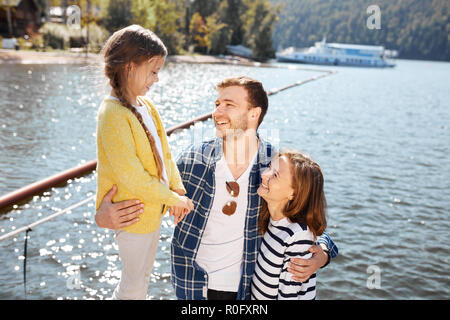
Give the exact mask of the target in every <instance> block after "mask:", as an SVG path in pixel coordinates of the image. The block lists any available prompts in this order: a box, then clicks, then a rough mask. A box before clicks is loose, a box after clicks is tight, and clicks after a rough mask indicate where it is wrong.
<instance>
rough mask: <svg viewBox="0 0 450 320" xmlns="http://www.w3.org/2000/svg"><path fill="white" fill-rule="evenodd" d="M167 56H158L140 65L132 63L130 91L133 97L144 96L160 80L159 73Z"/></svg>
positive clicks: (129, 82)
mask: <svg viewBox="0 0 450 320" xmlns="http://www.w3.org/2000/svg"><path fill="white" fill-rule="evenodd" d="M164 61H165V57H163V56H156V57H153V58H151V59H150V60H148V61H146V62H143V63H141V64H139V65H137V64H135V63H131V69H130V73H129V77H128V92H129V94H130V96H131V98H133V100H134V99H135V98H136V97H137V96H144V95H145V94H146V93H147V91H148V90H150V87H151V86H152V85H153V84H154V83H155V82H158V80H159V78H158V73H159V70H161V68H162V66H163V65H164Z"/></svg>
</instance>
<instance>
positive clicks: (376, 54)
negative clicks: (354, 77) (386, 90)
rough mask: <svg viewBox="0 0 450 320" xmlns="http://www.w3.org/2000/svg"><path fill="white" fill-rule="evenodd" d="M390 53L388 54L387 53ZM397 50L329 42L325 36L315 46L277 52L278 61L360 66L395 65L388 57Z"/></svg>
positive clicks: (291, 48) (395, 53)
mask: <svg viewBox="0 0 450 320" xmlns="http://www.w3.org/2000/svg"><path fill="white" fill-rule="evenodd" d="M387 53H388V55H387ZM396 55H397V52H396V51H394V50H385V49H384V47H383V46H367V45H357V44H342V43H327V42H326V39H325V38H324V39H323V40H322V41H320V42H316V43H315V45H314V47H310V48H304V49H296V48H294V47H290V48H287V49H285V50H283V51H280V52H277V53H276V58H277V61H280V62H299V63H310V64H324V65H335V66H337V65H342V66H360V67H394V66H395V64H394V63H393V62H389V61H387V60H386V58H387V57H388V56H389V57H395V56H396Z"/></svg>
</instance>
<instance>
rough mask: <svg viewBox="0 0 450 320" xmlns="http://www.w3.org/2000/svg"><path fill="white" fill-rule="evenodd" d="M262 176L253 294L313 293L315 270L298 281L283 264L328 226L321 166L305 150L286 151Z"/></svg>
mask: <svg viewBox="0 0 450 320" xmlns="http://www.w3.org/2000/svg"><path fill="white" fill-rule="evenodd" d="M261 178H262V183H261V186H260V187H259V189H258V194H259V195H260V196H261V197H262V198H263V199H264V200H265V202H264V203H263V208H262V210H261V215H260V231H261V233H264V238H263V240H262V244H261V247H260V250H259V255H258V260H257V263H256V267H255V272H254V274H253V278H252V285H251V293H252V299H254V300H267V299H274V300H275V299H278V300H281V299H298V300H303V299H314V298H315V296H316V287H315V285H316V275H315V274H313V275H312V276H311V277H310V278H309V279H308V280H307V281H306V282H303V283H301V282H296V281H294V280H292V279H291V274H290V273H288V271H287V268H288V264H289V260H290V259H291V258H293V257H299V258H303V259H308V258H310V257H311V255H312V254H311V253H310V252H309V251H308V249H309V247H310V246H311V245H313V244H314V243H315V240H316V238H317V236H319V235H321V234H322V233H323V231H324V230H325V227H326V217H325V209H326V200H325V195H324V191H323V183H324V180H323V176H322V172H321V170H320V167H319V166H318V165H317V164H316V163H315V162H314V161H313V160H311V158H309V157H308V156H306V155H303V154H301V153H299V152H296V151H285V152H281V153H280V154H278V155H277V156H276V157H275V158H274V159H273V161H272V163H271V166H270V168H268V169H266V171H264V172H263V174H262V175H261Z"/></svg>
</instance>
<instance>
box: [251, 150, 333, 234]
mask: <svg viewBox="0 0 450 320" xmlns="http://www.w3.org/2000/svg"><path fill="white" fill-rule="evenodd" d="M282 156H285V157H286V158H287V159H289V162H290V166H291V174H292V188H293V189H294V197H293V199H292V200H291V201H289V202H288V204H287V205H286V207H285V208H284V210H283V214H284V215H285V216H286V217H288V218H289V220H290V221H291V222H299V223H303V224H306V225H307V226H308V227H309V229H310V230H311V232H312V233H313V234H314V236H315V237H317V236H320V235H321V234H322V233H323V232H324V231H325V228H326V226H327V221H326V208H327V202H326V199H325V193H324V189H323V186H324V179H323V175H322V170H321V169H320V167H319V165H318V164H317V163H315V162H314V161H313V160H312V159H311V158H310V157H309V156H307V155H304V154H302V153H300V152H297V151H293V150H287V151H282V152H280V153H279V154H278V157H282ZM269 220H270V213H269V209H268V206H267V202H266V201H265V200H263V205H262V209H261V214H260V217H259V231H260V232H261V233H264V232H266V231H267V228H268V225H269Z"/></svg>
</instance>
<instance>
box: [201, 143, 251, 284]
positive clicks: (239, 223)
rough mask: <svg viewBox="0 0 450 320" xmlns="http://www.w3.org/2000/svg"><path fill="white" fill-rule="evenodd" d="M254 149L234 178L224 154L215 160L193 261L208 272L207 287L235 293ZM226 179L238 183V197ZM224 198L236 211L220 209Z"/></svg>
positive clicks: (240, 261)
mask: <svg viewBox="0 0 450 320" xmlns="http://www.w3.org/2000/svg"><path fill="white" fill-rule="evenodd" d="M256 155H257V152H256V153H255V156H254V157H253V160H252V161H251V163H250V164H249V166H248V168H247V170H246V171H245V172H244V173H243V174H242V175H241V176H240V177H239V178H238V179H237V180H235V179H234V177H233V175H232V173H231V171H230V169H229V168H228V165H227V162H226V160H225V157H224V156H223V155H222V158H221V159H220V160H219V161H218V162H217V163H216V170H215V184H216V190H215V194H214V200H213V205H212V208H211V212H210V213H209V217H208V221H207V223H206V227H205V230H204V232H203V236H202V240H201V242H200V247H199V249H198V252H197V257H196V259H195V261H196V262H197V263H198V265H199V266H200V267H201V268H203V269H204V270H205V271H206V272H207V273H208V278H209V279H208V288H209V289H213V290H220V291H231V292H237V291H238V289H239V282H240V281H241V277H242V261H243V255H244V228H245V217H246V213H247V203H248V185H249V178H250V172H251V170H252V166H253V164H254V162H255V159H256ZM226 181H236V182H237V183H238V184H239V196H237V197H232V196H231V195H230V193H229V192H228V191H227V189H226V184H225V182H226ZM228 201H236V203H237V206H236V212H235V213H234V214H232V215H231V216H228V215H226V214H224V213H223V212H222V208H223V206H224V205H225V204H226V203H227V202H228Z"/></svg>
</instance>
